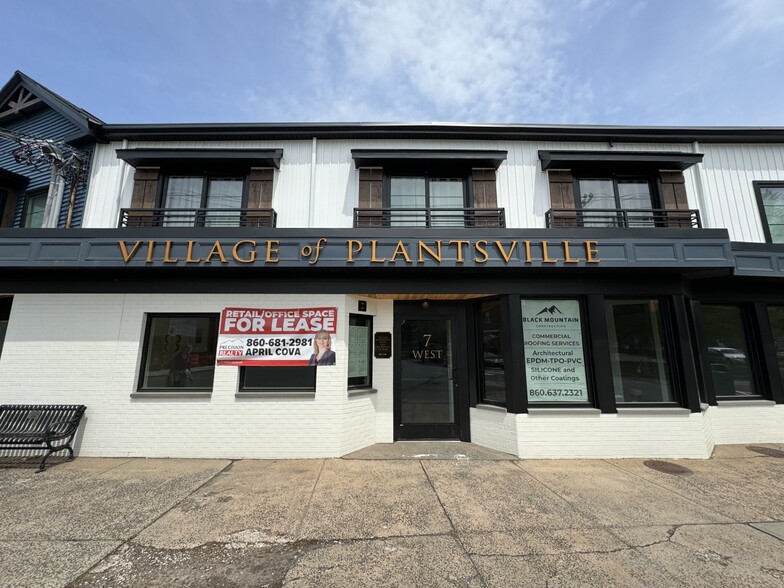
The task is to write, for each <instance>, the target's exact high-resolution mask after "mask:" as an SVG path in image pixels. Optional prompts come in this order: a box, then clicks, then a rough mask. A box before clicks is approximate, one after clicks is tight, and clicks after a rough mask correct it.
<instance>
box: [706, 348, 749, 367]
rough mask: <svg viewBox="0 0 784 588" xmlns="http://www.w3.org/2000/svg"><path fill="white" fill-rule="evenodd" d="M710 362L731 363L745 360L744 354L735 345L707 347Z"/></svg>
mask: <svg viewBox="0 0 784 588" xmlns="http://www.w3.org/2000/svg"><path fill="white" fill-rule="evenodd" d="M708 356H709V357H710V360H711V363H723V364H724V365H733V364H739V363H745V362H746V354H745V353H743V352H742V351H741V350H740V349H736V348H735V347H708Z"/></svg>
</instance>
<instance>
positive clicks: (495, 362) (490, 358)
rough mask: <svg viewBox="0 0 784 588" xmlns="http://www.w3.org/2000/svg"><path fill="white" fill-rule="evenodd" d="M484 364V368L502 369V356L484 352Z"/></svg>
mask: <svg viewBox="0 0 784 588" xmlns="http://www.w3.org/2000/svg"><path fill="white" fill-rule="evenodd" d="M484 364H485V367H496V368H502V367H504V357H503V355H498V354H497V353H490V352H489V351H485V352H484Z"/></svg>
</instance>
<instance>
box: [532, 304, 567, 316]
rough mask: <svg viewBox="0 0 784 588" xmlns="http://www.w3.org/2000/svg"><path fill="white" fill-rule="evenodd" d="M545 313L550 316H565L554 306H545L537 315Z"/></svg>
mask: <svg viewBox="0 0 784 588" xmlns="http://www.w3.org/2000/svg"><path fill="white" fill-rule="evenodd" d="M545 312H546V313H548V314H563V313H562V312H561V311H560V310H558V307H557V306H556V305H555V304H553V305H552V306H545V307H544V308H543V309H542V310H540V311H539V312H537V313H536V316H539V315H540V314H544V313H545Z"/></svg>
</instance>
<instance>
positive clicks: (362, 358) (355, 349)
mask: <svg viewBox="0 0 784 588" xmlns="http://www.w3.org/2000/svg"><path fill="white" fill-rule="evenodd" d="M372 358H373V319H372V318H371V317H369V316H365V315H360V314H352V315H349V317H348V387H349V388H370V387H371V386H372V382H373V379H372V365H373V360H372Z"/></svg>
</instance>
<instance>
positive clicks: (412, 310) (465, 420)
mask: <svg viewBox="0 0 784 588" xmlns="http://www.w3.org/2000/svg"><path fill="white" fill-rule="evenodd" d="M423 302H424V301H422V300H416V301H395V310H394V341H395V344H394V352H393V358H394V362H395V363H394V386H393V388H394V403H393V404H394V429H395V433H394V438H395V441H397V440H399V439H400V440H402V439H406V440H410V439H416V438H420V439H453V440H460V441H470V440H471V430H470V419H469V412H468V409H469V381H470V374H469V371H470V369H471V367H470V366H471V365H473V362H469V354H470V353H472V351H471V350H472V349H473V346H474V337H473V336H472V335H471V336H469V335H470V334H469V333H468V321H467V313H468V312H469V307H468V305H467V304H466V303H464V302H461V301H452V300H449V301H427V305H426V306H427V307H426V308H423ZM438 318H444V319H446V318H451V319H452V322H453V325H454V328H453V331H452V350H453V358H454V365H455V372H456V373H455V378H454V382H455V386H456V390H455V394H454V403H455V406H454V408H455V423H454V425H432V426H431V425H422V429H423V431H425V433H424V434H422V436H421V437H419V436H415V435H416V434H415V435H405V434H404V435H401V425H402V423H401V420H402V398H401V376H402V365H401V356H400V345H401V342H402V339H401V329H400V323H401V321H402V320H404V319H418V320H426V319H438ZM447 427H454V428H456V431H453V432H451V433H448V432H446V428H447ZM427 428H429V429H431V430H429V431H427V430H426V429H427ZM428 433H429V434H428Z"/></svg>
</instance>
